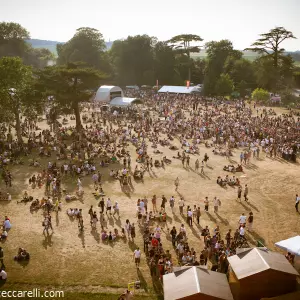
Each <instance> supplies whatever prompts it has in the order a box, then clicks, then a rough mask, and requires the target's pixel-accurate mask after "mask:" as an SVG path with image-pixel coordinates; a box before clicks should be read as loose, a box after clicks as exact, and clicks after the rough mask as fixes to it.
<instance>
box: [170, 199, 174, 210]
mask: <svg viewBox="0 0 300 300" xmlns="http://www.w3.org/2000/svg"><path fill="white" fill-rule="evenodd" d="M174 204H175V198H174V196H172V197H171V198H170V207H171V210H172V213H174Z"/></svg>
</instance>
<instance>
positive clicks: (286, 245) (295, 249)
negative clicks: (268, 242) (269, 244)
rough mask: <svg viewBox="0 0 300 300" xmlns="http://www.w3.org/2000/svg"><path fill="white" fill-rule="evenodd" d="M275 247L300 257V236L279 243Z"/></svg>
mask: <svg viewBox="0 0 300 300" xmlns="http://www.w3.org/2000/svg"><path fill="white" fill-rule="evenodd" d="M275 246H277V247H279V248H280V249H283V250H286V251H288V252H291V253H293V254H295V255H299V256H300V235H297V236H294V237H292V238H289V239H287V240H283V241H280V242H277V243H275Z"/></svg>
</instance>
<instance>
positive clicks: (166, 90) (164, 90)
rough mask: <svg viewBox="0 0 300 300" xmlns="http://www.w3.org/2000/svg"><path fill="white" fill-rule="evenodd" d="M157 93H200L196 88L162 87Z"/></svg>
mask: <svg viewBox="0 0 300 300" xmlns="http://www.w3.org/2000/svg"><path fill="white" fill-rule="evenodd" d="M158 92H159V93H172V94H190V93H193V92H201V88H200V87H198V86H190V87H186V86H170V85H164V86H163V87H162V88H161V89H160V90H159V91H158Z"/></svg>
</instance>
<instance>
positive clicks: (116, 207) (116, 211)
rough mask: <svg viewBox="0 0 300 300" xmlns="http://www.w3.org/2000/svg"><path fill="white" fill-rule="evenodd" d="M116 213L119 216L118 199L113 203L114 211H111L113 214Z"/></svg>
mask: <svg viewBox="0 0 300 300" xmlns="http://www.w3.org/2000/svg"><path fill="white" fill-rule="evenodd" d="M115 214H117V216H118V217H119V216H120V208H119V203H118V201H116V202H115V205H114V213H113V216H114V215H115Z"/></svg>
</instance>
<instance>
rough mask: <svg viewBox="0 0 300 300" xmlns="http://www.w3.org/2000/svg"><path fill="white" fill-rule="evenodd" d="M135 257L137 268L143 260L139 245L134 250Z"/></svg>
mask: <svg viewBox="0 0 300 300" xmlns="http://www.w3.org/2000/svg"><path fill="white" fill-rule="evenodd" d="M133 258H134V262H135V265H136V267H137V268H139V265H140V262H141V250H140V248H139V247H137V248H136V249H135V250H134V252H133Z"/></svg>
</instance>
